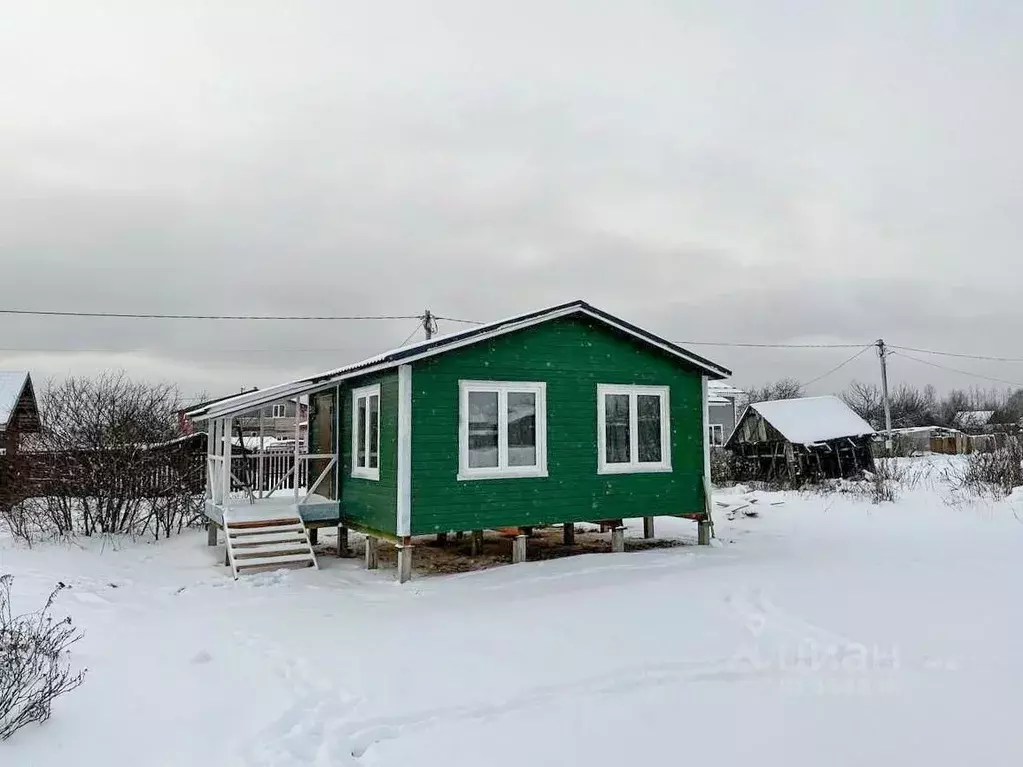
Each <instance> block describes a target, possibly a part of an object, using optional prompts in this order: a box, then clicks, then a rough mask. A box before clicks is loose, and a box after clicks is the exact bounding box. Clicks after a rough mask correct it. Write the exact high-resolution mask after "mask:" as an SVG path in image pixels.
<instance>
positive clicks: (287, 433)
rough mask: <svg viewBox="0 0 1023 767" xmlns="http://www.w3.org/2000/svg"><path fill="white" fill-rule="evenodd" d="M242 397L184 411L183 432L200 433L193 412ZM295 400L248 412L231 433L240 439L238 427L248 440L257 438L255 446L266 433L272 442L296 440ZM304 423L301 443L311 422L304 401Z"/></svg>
mask: <svg viewBox="0 0 1023 767" xmlns="http://www.w3.org/2000/svg"><path fill="white" fill-rule="evenodd" d="M258 391H259V389H255V388H253V389H250V390H248V391H244V392H242V394H252V393H254V392H258ZM238 396H240V395H238V394H229V395H227V396H226V397H218V398H216V399H212V400H207V401H205V402H201V403H199V404H197V405H194V406H192V407H190V408H188V410H183V411H181V412H180V413H179V414H178V418H179V422H180V425H181V430H182V433H183V434H191V433H193V432H194V431H195V430H196V426H195V423H194V422H193V420H192V419H191V417H190V416H189V413H192V412H195V411H197V410H202V409H204V408H208V407H211V406H213V405H215V404H217V403H218V402H224V401H225V400H229V399H233V398H235V397H238ZM295 407H296V406H295V401H294V400H287V401H284V402H277V403H274V404H272V405H267V406H266V407H263V408H260V409H258V410H256V411H255V412H253V413H248V414H246V415H245V416H244V417H240V418H236V419H235V422H234V428H233V429H232V431H231V435H232V436H233V437H235V438H236V439H237V433H238V428H239V427H241V432H242V436H244V437H246V438H248V437H253V438H255V439H254V440H253V441H252V444H256V445H258V444H259V435H260V431H261V430H262V434H263V437H264V438H265V439H266V440H267V441H268V442H269V441H270V440H276V441H278V442H280V441H290V442H292V443H294V441H295ZM260 410H261V411H262V419H260ZM299 413H300V420H299V423H298V432H299V442H303V443H304V442H305V438H306V431H307V429H308V426H309V423H308V418H309V406H308V405H307V404H306V403H305V402H302V403H300V410H299ZM249 444H250V441H249V440H248V439H246V446H248V445H249Z"/></svg>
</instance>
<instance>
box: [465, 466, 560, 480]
mask: <svg viewBox="0 0 1023 767" xmlns="http://www.w3.org/2000/svg"><path fill="white" fill-rule="evenodd" d="M546 477H547V470H546V469H544V470H542V471H537V470H536V469H529V470H526V471H515V470H512V469H509V470H505V471H500V470H495V471H479V472H469V473H467V472H464V471H460V472H458V477H457V479H458V481H459V482H472V481H474V480H477V479H544V478H546Z"/></svg>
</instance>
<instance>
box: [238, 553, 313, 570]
mask: <svg viewBox="0 0 1023 767" xmlns="http://www.w3.org/2000/svg"><path fill="white" fill-rule="evenodd" d="M303 562H304V563H306V564H308V565H310V566H313V565H315V564H316V561H315V560H314V559H313V558H312V557H311V556H310V555H309V553H308V552H305V553H302V554H286V555H283V556H277V557H255V558H253V559H243V560H238V561H237V562H236V563H235V566H234V567H235V570H248V569H251V568H253V567H274V566H283V565H297V564H300V563H303Z"/></svg>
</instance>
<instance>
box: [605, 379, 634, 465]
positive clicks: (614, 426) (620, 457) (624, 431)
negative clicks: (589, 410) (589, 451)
mask: <svg viewBox="0 0 1023 767" xmlns="http://www.w3.org/2000/svg"><path fill="white" fill-rule="evenodd" d="M604 447H605V451H604V455H605V459H606V461H607V462H608V463H628V462H629V395H628V394H605V395H604Z"/></svg>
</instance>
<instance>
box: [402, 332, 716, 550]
mask: <svg viewBox="0 0 1023 767" xmlns="http://www.w3.org/2000/svg"><path fill="white" fill-rule="evenodd" d="M463 379H472V380H495V381H496V380H500V381H545V382H546V383H547V461H548V476H547V477H540V478H517V479H488V480H465V481H459V480H458V479H457V474H458V400H459V395H458V382H459V380H463ZM599 383H607V384H648V385H658V386H669V387H670V389H671V393H670V404H671V451H672V468H673V471H672V472H671V473H649V474H621V475H608V474H604V475H601V474H597V384H599ZM412 391H413V406H412V414H413V425H412V534H413V535H425V534H428V533H432V532H438V531H446V530H473V529H480V528H495V527H513V526H530V525H542V524H552V523H558V522H583V521H593V520H600V519H618V518H622V517H637V516H646V515H670V514H685V513H694V512H702V511H703V508H704V505H703V400H702V391H703V390H702V381H701V373H700V372H699V371H698V370H695V369H692V370H690V369H686V368H683V367H682V366H680V364H679V362H678V361H677V360H675V359H672V358H670V357H668V356H666V355H662V354H661V353H659V352H657V351H656V350H651V349H650V348H649V347H645V346H642V345H640V344H638V343H636V342H635V341H632V340H629V339H627V338H625V337H624V336H620V335H618V334H617V333H616V332H614V331H613V330H609V329H607V328H605V327H603V326H600V325H599V324H597V323H595V322H591V321H589V320H587V319H581V318H565V319H560V320H553V321H551V322H547V323H544V324H542V325H538V326H535V327H533V328H528V329H526V330H522V331H519V332H517V333H513V334H509V335H506V336H503V337H501V338H496V339H492V340H490V341H487V342H482V343H480V344H476V345H474V346H470V347H466V348H464V349H461V350H456V351H451V352H448V353H446V354H443V355H440V356H438V357H434V358H432V359H428V360H424V361H422V362H417V363H415V364H414V366H413V371H412Z"/></svg>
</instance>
